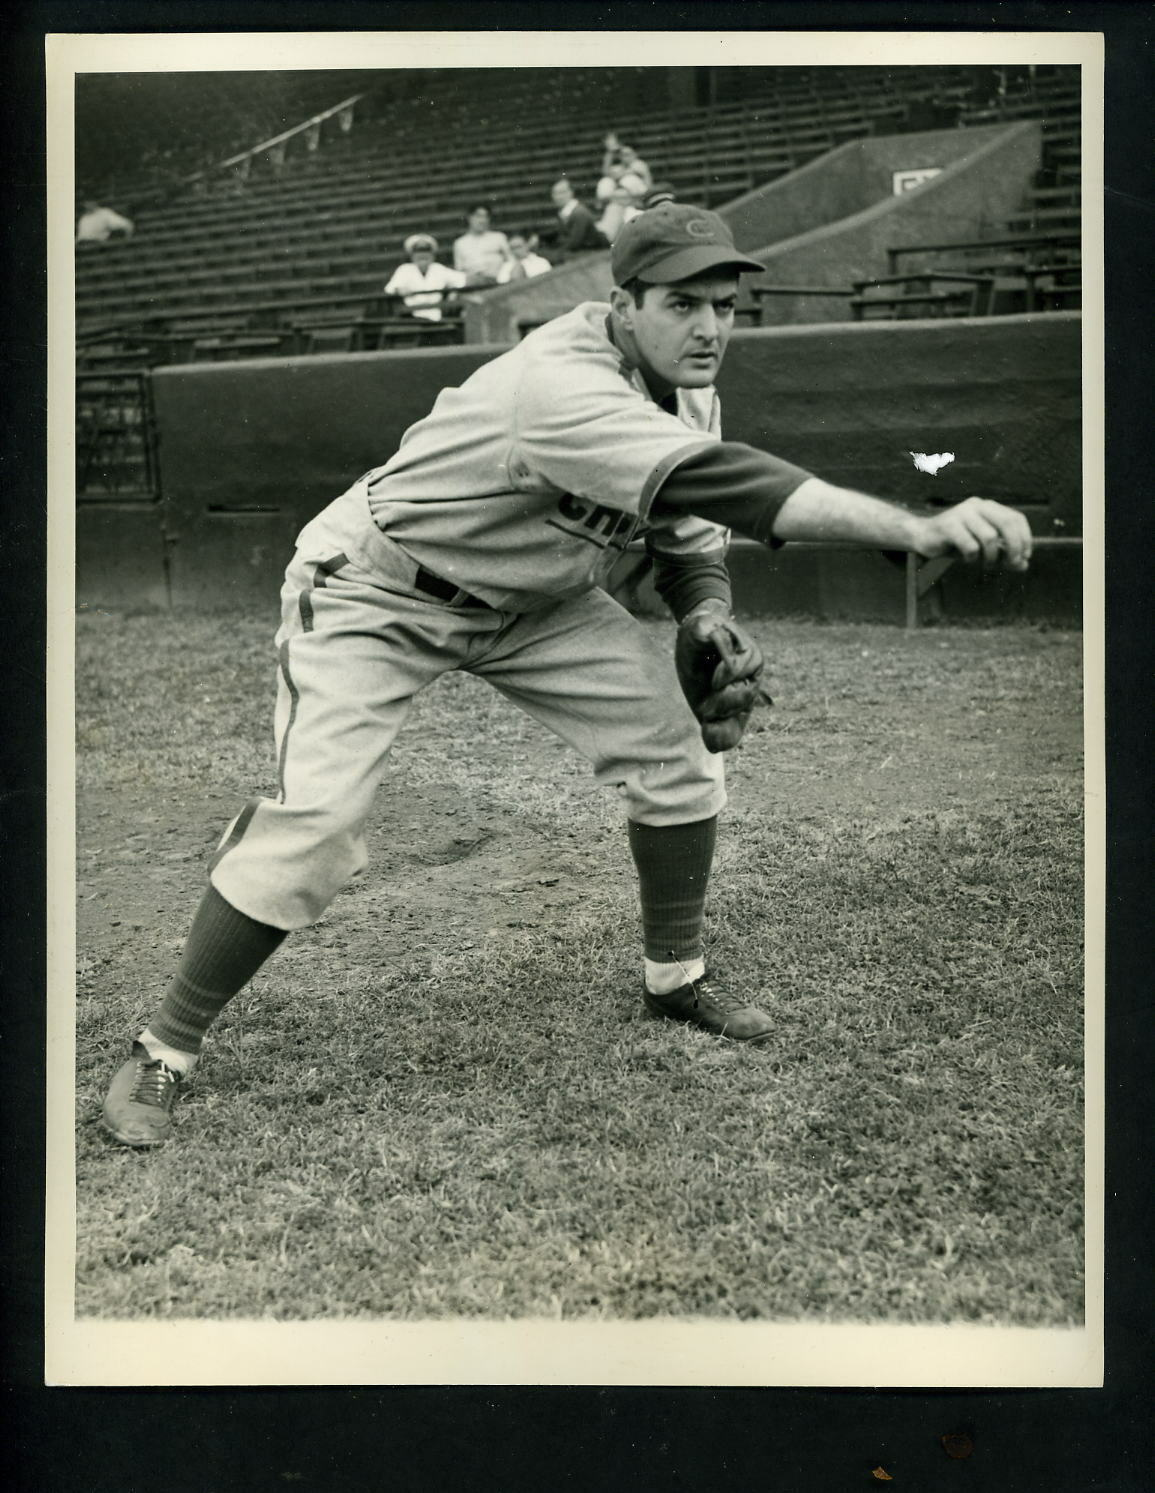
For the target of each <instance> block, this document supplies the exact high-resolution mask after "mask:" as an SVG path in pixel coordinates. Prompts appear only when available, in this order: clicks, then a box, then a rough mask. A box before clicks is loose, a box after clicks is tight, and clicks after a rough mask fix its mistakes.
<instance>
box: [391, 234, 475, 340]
mask: <svg viewBox="0 0 1155 1493" xmlns="http://www.w3.org/2000/svg"><path fill="white" fill-rule="evenodd" d="M404 247H405V252H406V254H408V255H409V262H408V264H399V265H398V266H397V268H396V269H395V270H394V271H393V274H392V276H391V277H390V280H389V284H388V285H386V287H385V294H386V295H399V296H404V298H405V309H406V311H408V312H409V314H410V315H411V316H418V317H420V318H421V320H422V321H440V320H441V307H442V305H443V303H444V302H445V300H446V292H447V291H448V292H450V294H451V295H452V292H453V291H455V290H460V289H461V287H462V286H463V285H464V284H465V276H464V275H463V274H461V273H460V271H458V270H451V269H450V268H449V266H448V265H447V264H438V262H437V240H436V239H435V238H434V237H433V235H432V234H431V233H411V234H410V235H409V237H408V238H407V239H406V240H405V246H404Z"/></svg>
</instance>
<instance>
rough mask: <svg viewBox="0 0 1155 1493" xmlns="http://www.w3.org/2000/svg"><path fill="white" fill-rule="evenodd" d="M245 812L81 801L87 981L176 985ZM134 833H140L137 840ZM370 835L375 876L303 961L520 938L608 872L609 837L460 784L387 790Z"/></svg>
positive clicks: (110, 793) (81, 939)
mask: <svg viewBox="0 0 1155 1493" xmlns="http://www.w3.org/2000/svg"><path fill="white" fill-rule="evenodd" d="M239 807H240V805H239V803H238V801H237V799H236V798H234V797H231V796H229V795H226V794H224V793H221V792H217V791H212V790H208V791H201V792H197V793H195V794H193V793H188V792H182V791H180V790H175V791H170V792H168V793H166V794H165V795H164V796H163V798H161V799H159V801H157V802H155V803H153V804H150V805H149V806H148V807H147V808H142V807H141V806H140V803H139V796H138V795H137V794H136V793H134V792H132V791H130V790H128V789H124V788H103V789H100V790H99V791H96V790H89V791H86V792H84V793H82V794H81V796H80V800H79V805H78V832H79V853H78V884H77V895H78V905H79V911H78V947H79V949H80V951H81V961H80V963H81V969H82V972H83V971H84V969H85V968H86V967H87V966H90V965H92V964H101V965H105V966H107V965H118V964H124V965H126V967H127V968H130V969H131V970H132V971H133V972H134V973H135V975H136V976H137V977H139V978H141V979H143V980H144V981H145V982H147V983H152V982H153V981H154V980H155V979H163V978H167V973H168V972H169V971H170V970H171V968H172V966H173V964H174V963H175V958H176V956H177V955H178V953H179V950H180V949H181V947H182V946H183V942H184V937H185V933H186V931H187V927H188V923H189V921H190V920H191V917H192V913H193V911H194V909H195V906H196V902H197V899H198V897H199V896H200V893H201V891H202V890H203V888H204V885H205V877H206V868H207V865H208V862H209V860H210V858H211V856H212V853H213V851H214V850H215V848H216V845H217V842H218V839H219V837H220V835H221V834H222V833H223V831H224V829H225V826H226V825H227V824H228V823H229V821H230V819H231V818H232V816H233V815H234V814H235V813H236V812H237V809H238V808H239ZM126 826H133V828H132V829H131V830H129V831H128V832H127V833H126ZM369 833H370V865H369V868H368V870H367V871H366V873H365V875H364V876H363V877H361V878H360V879H359V880H358V881H355V882H354V883H353V884H352V885H351V886H350V887H348V888H347V889H346V890H345V891H344V892H342V893H341V894H340V895H339V896H338V898H337V899H336V901H335V902H334V904H333V906H332V908H331V909H330V911H329V912H328V913H327V914H326V915H325V917H324V918H322V919H321V921H320V922H318V923H317V924H316V925H315V927H314V928H312V929H308V930H304V931H303V932H302V933H300V934H298V935H296V936H295V942H296V943H297V945H298V946H299V947H300V948H301V950H302V952H304V951H305V948H306V947H307V946H308V944H310V943H315V944H316V945H318V946H319V947H320V948H328V947H334V948H338V947H341V946H344V947H345V948H346V949H348V950H353V949H355V948H356V947H357V946H358V945H361V944H363V945H364V946H365V948H366V949H368V950H371V951H372V954H373V957H374V959H375V960H377V961H382V962H388V961H389V960H391V959H402V958H406V957H408V956H410V955H412V954H415V953H420V952H422V951H435V950H439V949H440V950H445V951H450V950H452V949H454V948H461V947H472V946H474V945H476V944H479V943H480V942H481V941H483V940H484V939H486V938H496V937H500V936H502V935H503V934H504V932H505V931H506V930H507V929H517V928H521V929H530V928H541V927H547V926H549V925H550V924H551V923H555V922H557V921H558V919H559V918H561V917H562V916H563V915H564V913H565V911H566V909H567V908H570V907H573V906H576V905H578V904H580V903H581V901H582V898H583V894H584V889H585V888H586V887H587V886H588V884H589V880H590V877H591V876H592V875H594V874H597V875H599V876H601V877H603V878H604V874H605V865H604V862H605V860H606V855H605V851H604V849H603V848H602V841H603V840H604V838H605V832H604V831H598V830H595V831H594V832H593V834H592V835H591V834H590V833H589V831H588V830H587V831H585V832H583V833H582V834H581V836H580V839H579V835H578V831H577V830H576V829H575V830H574V831H573V832H572V833H569V834H563V835H562V836H560V837H559V836H557V834H556V833H551V832H550V828H549V827H547V826H543V825H537V824H535V823H534V822H533V821H532V820H529V821H527V820H526V819H525V818H524V817H520V816H519V817H517V818H514V817H512V816H511V815H510V814H509V813H508V812H506V811H504V810H502V809H501V808H498V807H495V806H493V805H486V804H481V803H478V801H477V800H476V798H474V797H471V796H469V795H466V794H463V793H462V792H461V791H460V790H459V789H457V788H455V787H452V786H444V785H443V786H437V787H432V786H423V787H405V786H403V785H400V784H397V785H390V786H388V787H386V788H383V789H382V791H381V792H380V794H379V795H378V801H377V805H376V808H375V810H374V814H373V816H372V819H371V822H370V832H369ZM620 839H621V848H622V866H621V871H622V875H623V877H624V876H625V875H626V874H627V872H628V865H627V857H626V850H625V837H624V835H622V836H620ZM126 972H127V969H126Z"/></svg>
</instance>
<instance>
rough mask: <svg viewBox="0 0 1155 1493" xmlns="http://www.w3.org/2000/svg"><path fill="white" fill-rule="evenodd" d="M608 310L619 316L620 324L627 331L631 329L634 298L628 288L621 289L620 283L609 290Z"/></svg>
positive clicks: (632, 325)
mask: <svg viewBox="0 0 1155 1493" xmlns="http://www.w3.org/2000/svg"><path fill="white" fill-rule="evenodd" d="M610 310H611V311H613V312H614V313H615V314H616V315H617V316H618V317H620V319H621V322H622V325H623V326H624V327H625V328H626V329H627V331H631V332H632V331H633V328H634V298H633V296H632V295H631V294H630V293H629V291H628V290H623V289H622V287H621V286H620V285H615V286H614V288H613V289H612V290H611V291H610Z"/></svg>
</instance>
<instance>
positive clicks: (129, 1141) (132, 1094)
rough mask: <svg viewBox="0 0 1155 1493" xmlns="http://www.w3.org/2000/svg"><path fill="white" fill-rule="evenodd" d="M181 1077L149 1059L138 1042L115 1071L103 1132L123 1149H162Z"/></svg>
mask: <svg viewBox="0 0 1155 1493" xmlns="http://www.w3.org/2000/svg"><path fill="white" fill-rule="evenodd" d="M181 1079H182V1075H181V1074H180V1073H178V1072H177V1071H176V1069H175V1068H170V1067H169V1066H168V1064H167V1063H163V1062H161V1061H160V1059H159V1058H150V1057H149V1055H148V1049H147V1048H145V1047H142V1046H141V1044H140V1043H139V1042H134V1043H133V1044H132V1056H131V1057H130V1058H129V1060H128V1062H127V1063H123V1064H122V1065H121V1066H120V1068H118V1069H117V1073H116V1077H115V1078H114V1079H113V1080H112V1087H111V1088H110V1089H109V1091H108V1098H107V1099H106V1100H105V1101H104V1109H103V1111H102V1116H101V1117H102V1119H103V1121H104V1128H105V1129H106V1130H107V1131H108V1132H109V1134H110V1135H112V1136H114V1137H115V1138H116V1139H117V1140H118V1141H120V1142H121V1144H122V1145H126V1146H163V1145H164V1143H165V1141H166V1140H168V1138H169V1136H170V1135H171V1134H172V1107H173V1105H174V1104H175V1103H176V1097H177V1094H178V1093H179V1092H180V1086H181Z"/></svg>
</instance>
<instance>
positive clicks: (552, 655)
mask: <svg viewBox="0 0 1155 1493" xmlns="http://www.w3.org/2000/svg"><path fill="white" fill-rule="evenodd" d="M417 573H418V567H417V565H416V563H415V562H414V561H413V559H412V558H411V557H410V556H408V555H407V554H406V553H405V551H404V550H403V549H402V548H401V547H400V546H399V545H398V544H396V543H395V542H394V541H393V540H391V539H389V538H388V537H387V536H386V535H385V534H383V533H382V532H381V530H380V529H379V528H378V527H377V526H376V524H375V523H374V522H373V519H372V517H371V515H370V513H369V508H368V500H367V498H366V496H365V492H364V488H363V487H361V486H360V485H358V486H356V487H354V488H351V489H350V490H349V492H348V493H346V494H344V495H343V496H342V497H341V498H339V499H337V501H336V502H335V503H333V504H331V505H330V507H329V508H327V509H326V510H325V511H324V512H323V513H322V514H321V515H319V517H318V518H316V519H314V520H313V522H312V523H310V524H309V525H307V526H306V528H305V529H304V530H303V531H302V533H301V536H300V538H299V539H298V543H297V552H296V555H295V556H294V558H293V560H292V562H291V564H290V566H289V568H288V571H287V572H286V577H285V584H284V587H283V589H282V593H281V599H282V622H281V627H280V629H279V631H278V633H277V648H278V657H279V664H280V668H279V674H278V691H277V703H276V712H275V719H274V726H275V735H276V745H277V769H278V788H279V791H278V796H277V798H276V799H275V800H273V799H264V798H261V799H256V800H253V801H252V802H251V803H249V804H248V805H247V806H246V808H245V809H244V810H243V811H242V812H241V814H239V815H238V816H237V818H236V819H235V820H234V821H233V823H232V824H231V825H230V827H229V829H228V830H227V831H226V833H225V836H224V838H223V839H222V841H221V845H220V847H219V849H218V851H217V854H216V857H215V858H214V861H213V865H212V868H211V872H210V877H211V880H212V883H213V885H214V886H215V887H216V889H217V891H218V892H219V893H220V894H221V896H223V897H224V898H225V900H226V901H228V902H229V903H231V904H232V906H233V907H235V908H237V909H238V910H239V911H240V912H243V913H245V914H247V915H248V916H249V917H250V918H253V919H255V920H256V921H257V922H260V923H266V924H269V925H271V926H272V927H274V928H282V929H286V930H292V929H295V928H303V927H307V926H308V925H309V924H311V923H313V922H315V921H316V920H317V919H318V918H319V917H320V916H321V915H322V913H323V912H324V910H325V908H326V907H327V906H328V905H329V903H330V902H331V901H332V899H333V898H334V897H335V896H336V894H337V893H338V892H339V891H340V890H341V888H342V887H343V886H344V885H345V884H346V883H347V882H348V881H349V880H350V879H352V878H353V877H355V876H357V875H359V874H360V873H361V872H362V871H363V870H364V868H365V865H366V863H367V854H366V846H365V832H364V829H365V821H366V819H367V817H368V814H369V811H370V808H371V805H372V801H373V795H374V792H375V790H376V788H377V785H378V783H379V782H380V780H381V777H382V774H383V772H384V770H385V765H386V761H387V758H388V754H389V750H390V748H391V746H392V744H393V741H394V739H395V737H396V735H397V732H398V731H399V730H400V729H401V727H402V725H403V724H404V722H405V719H406V716H407V715H408V712H409V708H410V705H411V702H412V700H413V698H414V696H415V695H416V694H417V693H418V691H419V690H421V689H423V688H425V686H426V685H429V684H431V683H433V681H434V680H435V679H437V678H438V677H439V676H440V675H441V674H443V673H445V672H447V671H448V670H450V669H462V670H465V671H466V672H468V673H471V674H475V675H477V676H478V677H479V678H482V679H486V680H487V681H488V682H489V683H491V684H493V685H494V686H495V687H496V688H497V689H498V690H500V691H501V692H502V694H504V695H506V696H507V697H508V698H509V699H511V700H513V701H514V702H515V703H516V704H518V705H520V706H521V707H522V708H523V709H524V710H526V711H528V713H529V714H530V715H531V716H533V717H534V718H535V719H536V720H538V721H540V722H541V723H542V724H543V725H545V726H548V727H549V728H550V729H551V730H552V731H554V732H555V733H556V734H557V735H558V736H560V737H561V738H562V740H564V741H565V742H567V743H568V744H569V745H570V746H572V747H574V748H575V749H576V750H577V751H578V752H580V753H581V754H582V755H583V756H584V757H586V758H587V760H588V761H589V762H590V763H591V764H592V766H593V770H594V775H595V778H596V780H597V781H598V782H599V783H602V784H604V785H605V786H607V787H612V788H614V789H615V790H616V791H617V792H618V794H619V795H620V796H621V797H622V798H623V800H624V801H625V806H626V811H627V814H628V816H629V818H631V819H633V820H636V821H638V822H639V823H642V824H649V825H656V826H662V825H671V824H687V823H692V822H694V821H697V820H701V819H706V818H709V817H711V816H712V815H715V814H717V813H718V812H719V811H720V810H721V809H722V807H723V805H724V804H725V801H726V794H725V787H724V781H723V765H722V758H721V756H715V755H713V754H711V753H709V752H707V751H706V749H705V747H704V746H703V744H702V739H701V734H700V731H699V728H698V723H697V721H696V720H695V718H694V716H693V714H692V712H691V711H690V709H689V706H688V705H686V703H685V701H684V699H683V697H682V694H681V690H680V688H679V686H678V683H677V678H676V675H675V673H674V670H673V664H672V661H671V660H670V659H669V658H668V657H667V656H666V655H664V654H663V653H661V652H660V651H659V650H658V649H656V648H655V647H654V645H653V643H652V642H651V640H650V638H649V637H648V636H647V634H646V632H645V630H644V629H643V628H642V627H641V626H640V625H639V624H638V623H637V622H636V621H635V620H634V618H633V617H631V616H630V614H629V613H628V612H627V611H626V610H625V609H624V608H623V607H621V606H619V605H618V603H617V602H615V601H614V600H613V599H612V598H611V597H609V596H608V595H606V593H605V592H603V591H600V590H591V591H588V592H584V593H582V594H581V595H579V596H577V597H571V598H567V599H563V600H559V601H557V602H555V603H552V604H550V605H548V606H545V607H543V608H542V609H541V610H538V611H532V612H525V613H511V612H501V611H495V610H492V609H490V608H487V607H484V606H480V605H478V604H476V603H464V604H453V602H447V601H442V600H439V599H436V598H434V597H431V596H429V595H428V594H425V593H424V592H423V591H422V590H421V589H420V588H419V586H418V585H417V583H416V577H417Z"/></svg>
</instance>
